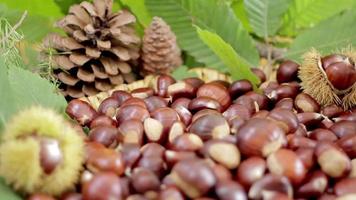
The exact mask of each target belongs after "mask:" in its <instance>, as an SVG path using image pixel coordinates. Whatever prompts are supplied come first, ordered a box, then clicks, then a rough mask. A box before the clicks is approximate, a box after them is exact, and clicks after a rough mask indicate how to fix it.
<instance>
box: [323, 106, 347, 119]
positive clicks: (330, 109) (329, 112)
mask: <svg viewBox="0 0 356 200" xmlns="http://www.w3.org/2000/svg"><path fill="white" fill-rule="evenodd" d="M342 112H344V109H342V107H340V106H337V105H335V104H331V105H329V106H325V107H323V108H322V110H321V114H323V115H325V116H326V117H328V118H333V117H337V116H339V115H340V114H341V113H342Z"/></svg>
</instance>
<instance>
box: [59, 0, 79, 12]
mask: <svg viewBox="0 0 356 200" xmlns="http://www.w3.org/2000/svg"><path fill="white" fill-rule="evenodd" d="M82 1H84V0H54V2H55V3H56V4H57V5H58V6H59V8H60V9H61V11H62V13H63V14H67V13H68V10H69V7H70V6H71V5H73V4H78V3H80V2H82Z"/></svg>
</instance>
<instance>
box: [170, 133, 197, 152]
mask: <svg viewBox="0 0 356 200" xmlns="http://www.w3.org/2000/svg"><path fill="white" fill-rule="evenodd" d="M203 145H204V144H203V141H202V139H200V137H199V136H197V135H196V134H193V133H188V134H183V135H180V136H178V137H176V138H175V139H174V140H173V142H172V144H171V149H173V150H176V151H198V150H199V149H201V148H202V147H203Z"/></svg>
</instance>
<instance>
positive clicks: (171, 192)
mask: <svg viewBox="0 0 356 200" xmlns="http://www.w3.org/2000/svg"><path fill="white" fill-rule="evenodd" d="M167 199H171V200H173V199H174V200H184V199H185V198H184V196H183V195H182V193H181V192H180V191H179V190H178V189H177V188H176V187H167V188H164V189H162V190H161V191H160V193H159V196H158V200H167Z"/></svg>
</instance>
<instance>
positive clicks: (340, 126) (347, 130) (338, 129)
mask: <svg viewBox="0 0 356 200" xmlns="http://www.w3.org/2000/svg"><path fill="white" fill-rule="evenodd" d="M330 130H331V131H332V132H334V133H335V135H336V136H337V137H339V138H342V137H344V136H347V135H356V121H339V122H336V123H335V124H334V125H332V126H331V127H330Z"/></svg>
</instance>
